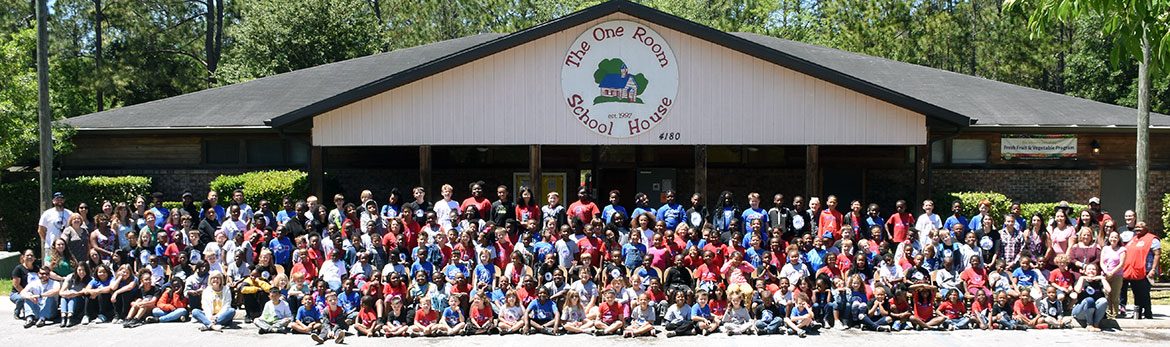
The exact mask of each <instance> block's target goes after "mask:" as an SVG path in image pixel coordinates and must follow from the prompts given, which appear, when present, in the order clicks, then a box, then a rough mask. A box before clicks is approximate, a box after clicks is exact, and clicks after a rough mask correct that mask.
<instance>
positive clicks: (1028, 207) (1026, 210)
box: [1020, 202, 1089, 221]
mask: <svg viewBox="0 0 1170 347" xmlns="http://www.w3.org/2000/svg"><path fill="white" fill-rule="evenodd" d="M1059 205H1060V203H1059V202H1037V203H1025V204H1020V214H1021V215H1023V217H1024V219H1028V218H1031V217H1030V216H1032V215H1035V214H1037V213H1039V214H1040V215H1041V216H1044V220H1045V221H1047V220H1049V219H1051V218H1052V216H1053V214H1055V213H1056V206H1059ZM1068 207H1069V208H1071V209H1072V211H1073V213H1080V211H1081V210H1086V209H1088V208H1089V206H1088V205H1082V204H1072V203H1070V204H1068ZM1077 217H1078V216H1077V215H1072V216H1068V218H1072V219H1074V220H1075V219H1077Z"/></svg>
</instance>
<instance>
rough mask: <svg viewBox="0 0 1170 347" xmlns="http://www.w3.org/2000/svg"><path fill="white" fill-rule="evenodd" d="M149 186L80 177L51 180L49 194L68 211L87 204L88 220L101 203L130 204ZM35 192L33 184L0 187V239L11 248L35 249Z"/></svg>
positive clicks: (139, 180)
mask: <svg viewBox="0 0 1170 347" xmlns="http://www.w3.org/2000/svg"><path fill="white" fill-rule="evenodd" d="M150 185H151V180H150V178H149V177H140V176H116V177H95V176H84V177H75V178H64V179H58V180H55V181H54V182H53V191H57V192H62V193H64V194H65V204H66V207H68V208H69V209H70V210H75V209H76V208H77V205H78V204H81V203H83V202H84V203H86V204H88V205H89V206H90V211H92V212H91V214H90V215H91V216H92V215H93V213H97V212H98V211H100V210H101V206H100V205H98V204H100V203H101V202H102V201H103V200H109V201H111V202H115V203H116V202H127V203H131V202H133V200H134V198H135V197H136V196H138V195H143V196H146V195H149V194H150ZM39 189H40V188H39V186H38V184H37V181H36V180H21V181H15V182H11V183H4V184H0V196H3V197H5V198H4V199H0V238H3V239H6V240H8V242H12V246H13V247H15V248H18V249H22V248H26V247H28V248H33V249H39V247H36V243H37V232H36V230H37V220H38V218H39V217H40V208H39V206H37V204H38V201H40V198H39V197H38V194H39Z"/></svg>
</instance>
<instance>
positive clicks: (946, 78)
mask: <svg viewBox="0 0 1170 347" xmlns="http://www.w3.org/2000/svg"><path fill="white" fill-rule="evenodd" d="M734 35H736V36H739V37H742V38H745V39H748V40H750V41H752V42H755V43H758V44H760V45H763V46H766V47H768V48H771V49H774V50H777V51H781V52H784V53H787V54H790V55H793V56H796V57H799V58H801V59H804V60H808V61H815V62H817V64H820V65H822V66H825V67H826V68H829V69H833V70H836V71H840V72H842V73H845V74H848V75H850V76H854V77H857V78H859V79H862V80H865V81H868V82H870V83H873V84H877V85H881V86H884V87H886V88H889V89H890V90H892V91H894V92H897V93H899V94H903V95H908V96H910V97H912V98H914V99H917V100H921V101H923V102H926V103H929V104H932V105H937V106H939V107H942V108H946V109H948V110H953V111H955V112H958V113H960V114H962V115H964V116H967V117H970V118H971V119H973V120H975V121H976V123H975V124H973V126H976V127H986V126H1009V127H1076V126H1088V127H1108V126H1120V127H1131V128H1132V127H1135V126H1136V123H1137V118H1136V112H1135V110H1134V109H1132V108H1128V107H1124V106H1118V105H1113V104H1108V103H1103V102H1097V101H1093V100H1089V99H1082V98H1078V97H1074V96H1069V95H1064V94H1059V93H1053V92H1049V91H1043V90H1039V89H1033V88H1028V87H1024V86H1018V85H1014V84H1010V83H1004V82H999V81H993V80H989V79H986V78H981V77H976V76H971V75H964V74H960V73H955V72H951V71H946V70H941V69H935V68H931V67H926V66H922V65H915V64H909V63H903V62H900V61H895V60H889V59H885V58H878V57H874V56H869V55H863V54H857V53H851V52H846V51H842V50H838V49H833V48H828V47H822V46H816V45H810V44H806V43H801V42H796V41H790V40H785V39H780V38H776V37H771V36H765V35H759V34H753V33H734ZM1150 124H1151V125H1152V126H1170V116H1166V115H1162V114H1156V113H1154V114H1151V115H1150Z"/></svg>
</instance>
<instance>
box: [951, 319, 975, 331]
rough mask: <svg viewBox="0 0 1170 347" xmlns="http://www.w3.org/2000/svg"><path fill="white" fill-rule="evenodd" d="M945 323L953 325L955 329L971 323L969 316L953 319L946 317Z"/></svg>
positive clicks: (966, 326) (965, 327)
mask: <svg viewBox="0 0 1170 347" xmlns="http://www.w3.org/2000/svg"><path fill="white" fill-rule="evenodd" d="M947 323H949V324H950V325H951V326H953V327H955V329H967V328H969V327H970V325H971V318H969V317H959V318H955V319H947Z"/></svg>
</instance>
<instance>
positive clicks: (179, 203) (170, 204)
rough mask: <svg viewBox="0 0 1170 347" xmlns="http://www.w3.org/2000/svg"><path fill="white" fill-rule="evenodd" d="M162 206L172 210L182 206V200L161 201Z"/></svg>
mask: <svg viewBox="0 0 1170 347" xmlns="http://www.w3.org/2000/svg"><path fill="white" fill-rule="evenodd" d="M163 207H164V208H166V209H167V210H173V209H176V208H183V202H182V201H163Z"/></svg>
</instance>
